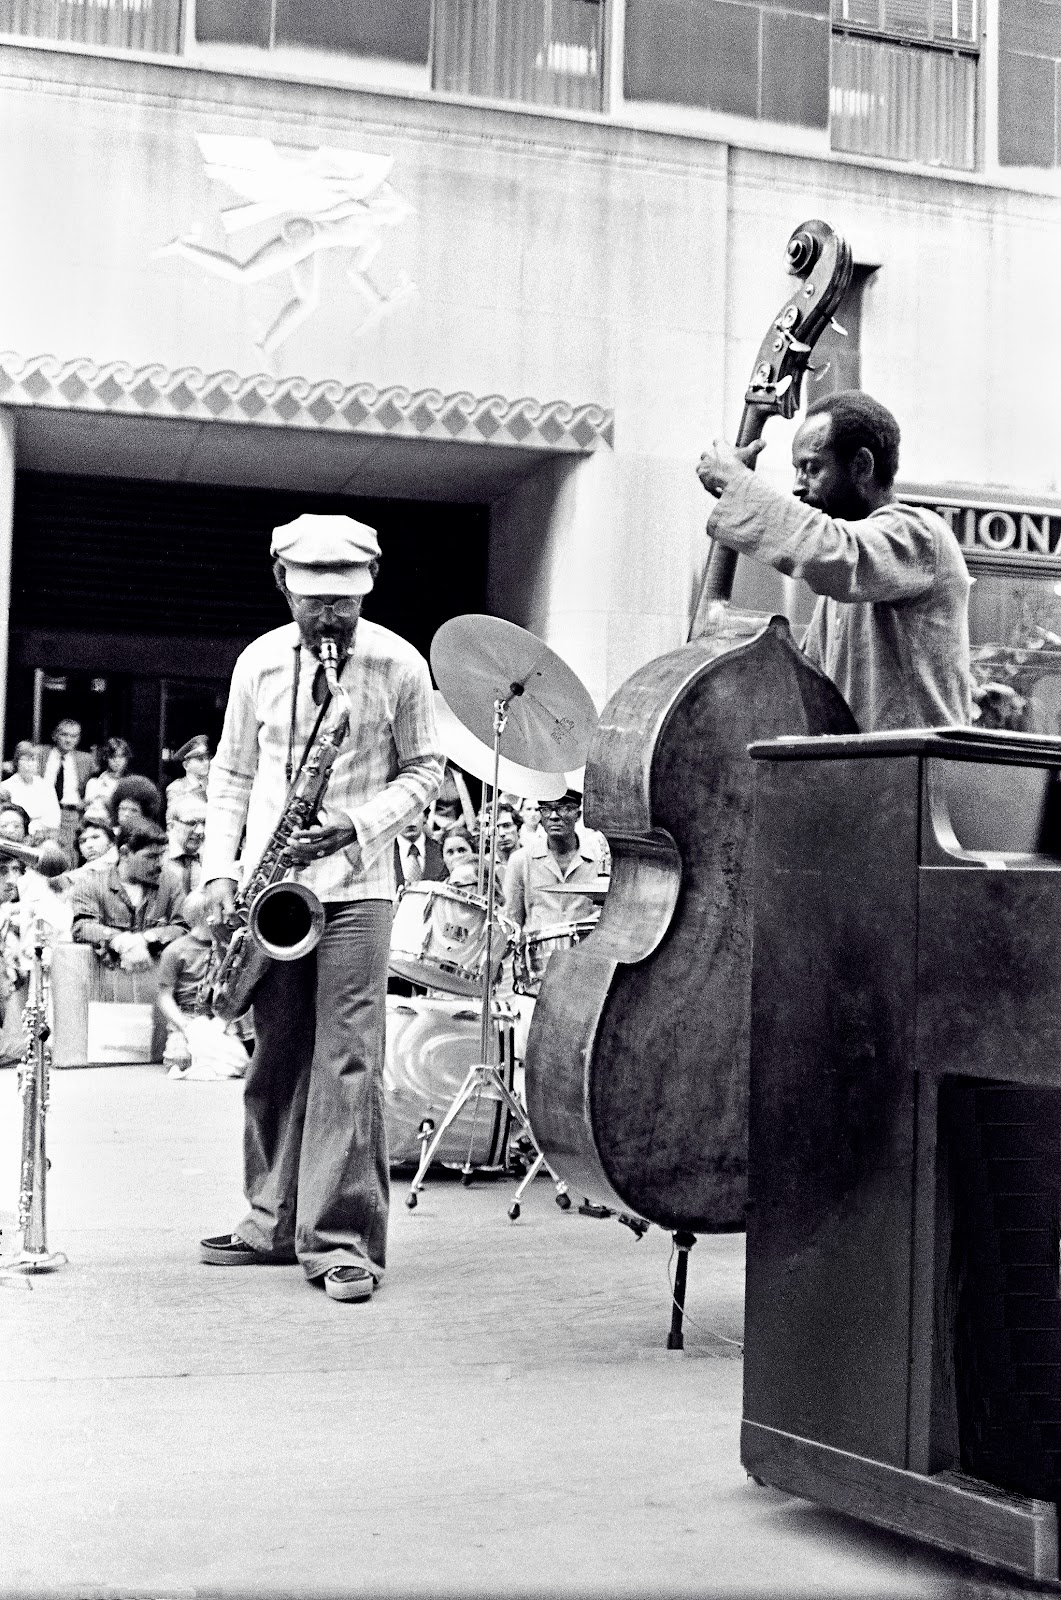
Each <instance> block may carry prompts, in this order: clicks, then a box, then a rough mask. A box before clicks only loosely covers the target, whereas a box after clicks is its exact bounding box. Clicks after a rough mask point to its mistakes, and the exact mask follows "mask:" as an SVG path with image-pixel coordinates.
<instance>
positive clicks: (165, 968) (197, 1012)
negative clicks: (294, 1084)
mask: <svg viewBox="0 0 1061 1600" xmlns="http://www.w3.org/2000/svg"><path fill="white" fill-rule="evenodd" d="M183 910H184V916H185V917H186V918H187V920H188V922H189V924H190V926H191V932H190V933H186V934H184V935H182V937H181V938H179V939H175V940H174V941H173V943H172V944H169V945H167V946H166V948H165V950H163V952H162V956H161V959H160V961H159V964H158V1008H159V1010H160V1011H161V1013H162V1015H163V1016H164V1017H165V1019H166V1022H167V1023H168V1025H169V1032H168V1034H167V1037H166V1048H165V1051H164V1053H163V1056H162V1064H163V1066H168V1067H169V1069H170V1071H169V1076H170V1077H171V1078H239V1077H242V1075H243V1071H244V1069H245V1067H246V1065H247V1053H246V1051H245V1050H244V1048H243V1045H242V1044H241V1043H240V1041H239V1039H238V1038H235V1037H233V1035H232V1034H230V1033H229V1032H227V1030H226V1026H225V1024H224V1022H222V1021H221V1019H220V1018H219V1017H215V1016H213V1015H211V1013H210V1010H209V1007H208V1006H206V1005H205V1003H204V1002H202V1001H201V1000H200V998H199V989H200V985H201V983H202V981H203V978H204V977H205V976H206V972H207V968H208V967H209V965H210V956H211V952H212V950H213V944H214V940H213V935H212V933H211V932H210V925H209V923H208V922H207V920H206V917H207V902H206V897H205V896H204V895H202V894H199V893H194V894H190V895H188V897H187V899H186V900H185V902H184V908H183Z"/></svg>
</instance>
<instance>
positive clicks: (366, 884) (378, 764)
mask: <svg viewBox="0 0 1061 1600" xmlns="http://www.w3.org/2000/svg"><path fill="white" fill-rule="evenodd" d="M296 653H298V655H299V673H298V696H297V703H296V705H295V707H294V744H293V753H292V762H293V766H294V770H295V771H296V772H297V770H298V765H299V762H300V760H301V758H302V752H303V750H304V749H305V747H306V744H307V743H308V741H309V739H310V738H311V736H312V733H313V728H314V725H315V723H316V721H317V715H318V711H319V707H318V706H317V705H316V703H315V702H314V699H313V681H314V677H315V676H316V672H317V667H318V662H317V658H316V657H315V656H313V655H311V654H310V652H309V651H308V650H307V649H306V648H305V646H304V645H300V643H299V634H298V629H297V627H296V626H295V624H294V623H289V624H288V625H287V626H286V627H284V628H276V629H274V630H273V632H271V633H266V634H263V635H262V637H261V638H260V639H256V640H255V641H254V643H253V644H251V645H248V646H247V648H246V650H244V652H243V654H242V655H241V656H240V658H239V660H238V661H237V662H236V666H235V670H234V671H233V674H232V687H231V690H230V692H229V697H228V708H227V710H226V712H225V726H224V729H223V731H222V734H221V741H220V743H219V745H218V749H217V755H216V756H215V757H214V760H213V761H212V762H211V765H210V779H209V783H208V786H207V817H206V840H205V842H204V844H203V853H202V862H203V882H204V883H209V882H210V881H211V880H212V879H214V878H244V877H245V876H246V875H247V874H248V873H249V872H252V871H253V869H254V867H255V865H256V864H257V862H258V860H259V858H260V857H261V854H262V852H263V851H264V849H265V847H266V845H267V844H268V842H269V839H270V837H271V836H272V833H273V831H274V829H275V827H276V824H277V822H278V821H279V819H280V815H281V813H282V811H283V808H284V802H285V800H286V798H287V787H288V786H287V779H286V776H285V771H284V767H285V763H286V761H287V755H288V742H289V736H290V730H291V721H292V704H291V702H292V692H293V689H294V683H295V656H296ZM340 681H341V683H342V686H343V688H344V689H345V690H346V693H347V695H348V696H349V699H350V731H349V733H348V734H347V738H346V743H345V744H344V746H343V748H342V749H341V750H340V752H339V754H338V756H337V757H336V760H335V764H334V766H333V767H332V770H331V777H330V780H329V783H328V788H327V792H326V794H325V801H324V805H323V806H322V807H321V813H320V818H319V820H320V821H321V822H322V823H324V824H326V825H327V824H352V825H353V827H354V829H355V831H356V833H357V839H358V843H359V844H360V846H361V863H360V865H359V867H357V868H356V869H355V868H354V866H353V863H352V861H351V858H350V854H349V852H348V851H346V850H340V851H338V852H337V853H336V854H335V855H331V856H325V857H324V858H323V859H322V860H320V861H311V862H308V863H307V864H306V865H305V866H303V867H301V868H300V869H299V870H298V873H297V876H298V878H299V881H300V882H302V883H305V884H306V886H307V887H308V888H310V889H312V890H313V891H314V893H315V894H316V895H318V896H319V898H320V899H321V900H322V901H324V902H326V903H327V902H331V901H342V900H393V898H394V893H395V883H394V851H393V849H392V848H391V845H392V843H393V841H394V839H395V838H396V837H397V835H398V832H399V830H400V829H401V828H403V827H404V826H405V825H406V823H408V822H411V821H413V820H414V819H415V818H416V817H418V816H419V815H420V813H421V812H422V811H423V810H424V808H425V807H426V806H427V805H428V804H429V803H430V801H431V799H432V797H433V796H434V795H435V793H436V792H437V790H438V786H439V784H440V782H441V781H442V756H441V754H440V752H439V747H438V739H437V737H436V734H435V716H434V706H433V703H432V699H431V677H430V674H429V672H428V668H427V662H426V661H425V660H424V658H423V656H421V655H420V654H419V653H418V651H416V650H414V649H413V647H412V645H411V644H407V643H406V641H405V640H404V639H402V638H399V636H398V635H397V634H396V633H391V632H390V630H389V629H387V628H381V627H379V626H378V625H377V624H376V623H373V622H366V621H364V619H362V620H361V621H360V622H359V623H358V625H357V632H356V634H355V635H354V646H353V650H352V652H351V655H350V657H349V658H348V660H347V661H346V662H345V663H344V665H343V670H342V673H341V674H340ZM244 825H246V830H247V835H246V840H245V843H244V846H243V851H242V855H240V856H239V864H238V867H237V855H238V852H239V842H240V836H241V835H242V833H243V829H244Z"/></svg>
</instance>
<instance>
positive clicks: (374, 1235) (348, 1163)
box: [201, 515, 442, 1301]
mask: <svg viewBox="0 0 1061 1600" xmlns="http://www.w3.org/2000/svg"><path fill="white" fill-rule="evenodd" d="M271 553H272V556H273V558H274V569H273V570H274V576H275V579H276V583H277V586H278V588H279V589H280V592H281V594H282V595H283V596H284V599H285V600H286V601H287V604H288V607H289V608H290V611H291V616H292V619H293V620H292V622H291V623H289V624H288V625H287V626H285V627H282V628H276V629H274V630H273V631H272V632H270V633H266V634H263V635H262V636H261V637H260V638H258V639H256V640H255V641H254V642H253V643H252V644H250V645H248V647H247V649H246V650H244V652H243V654H242V655H241V656H240V657H239V660H238V661H237V662H236V666H235V670H234V672H233V674H232V686H231V690H230V693H229V699H228V707H227V709H226V712H225V724H224V729H223V731H222V734H221V740H220V743H219V745H218V750H217V755H216V757H215V759H214V761H213V763H212V765H211V768H210V778H209V787H208V794H207V817H206V839H205V843H204V846H203V856H202V861H203V877H202V889H203V892H204V893H205V894H206V895H207V896H208V898H209V900H210V906H211V912H212V915H213V917H214V918H215V919H217V920H225V919H229V918H231V916H232V914H233V910H234V900H235V894H236V888H237V883H238V881H239V868H238V867H237V852H238V849H239V842H240V837H241V835H242V833H243V830H244V827H246V842H245V845H244V849H243V856H242V862H241V864H242V863H246V865H247V867H249V868H250V869H251V870H253V868H254V865H255V863H256V861H257V860H258V857H259V856H260V855H261V853H262V851H263V849H264V848H265V846H266V844H267V843H268V842H269V840H270V839H271V837H272V835H273V833H274V830H275V829H276V826H277V823H278V822H279V821H280V819H281V816H282V814H283V811H284V804H285V796H286V795H287V792H288V789H289V788H290V785H291V782H292V779H293V778H295V777H296V776H297V773H298V770H299V767H300V765H301V763H302V760H303V759H304V755H305V752H306V750H307V747H308V746H309V744H310V743H311V742H312V738H313V730H314V727H315V725H316V723H317V718H318V708H319V706H320V705H321V703H322V701H323V700H324V698H325V696H326V694H327V689H326V686H325V682H324V674H323V669H322V668H321V666H320V664H319V652H320V646H321V641H322V639H323V638H325V637H328V636H330V637H331V638H333V639H334V641H335V643H336V647H337V651H338V660H339V681H340V683H341V685H342V688H343V689H344V690H345V692H346V695H347V696H348V699H349V702H350V724H349V731H348V733H347V735H346V739H345V741H344V744H343V746H342V747H341V748H340V750H339V754H338V756H337V758H336V760H335V763H334V766H333V767H332V769H331V776H330V779H329V783H328V788H327V792H326V795H325V800H324V805H323V808H322V810H321V813H320V815H319V817H318V819H317V822H316V823H315V825H313V826H311V827H308V828H302V829H298V830H297V831H296V832H295V833H294V834H293V836H292V841H291V853H292V856H293V858H294V860H295V861H296V862H297V863H299V869H298V870H299V878H300V881H302V882H303V883H305V884H306V886H307V887H308V888H311V889H312V890H313V891H314V892H315V893H316V894H317V896H318V897H319V899H320V900H321V902H322V904H323V907H324V912H325V926H324V932H323V935H322V937H321V940H320V943H319V944H318V946H317V948H316V949H315V950H313V951H311V952H310V953H309V954H308V955H305V956H303V957H301V958H300V959H299V960H296V961H290V962H277V961H274V962H271V963H269V965H268V966H267V968H266V971H265V975H264V977H263V978H262V979H261V981H260V983H259V984H258V987H257V989H256V990H255V993H254V1025H255V1033H256V1036H257V1044H256V1047H255V1051H254V1054H253V1056H252V1058H251V1060H250V1062H249V1063H248V1066H247V1073H246V1078H245V1083H244V1141H243V1160H244V1188H245V1192H246V1198H247V1202H248V1207H249V1209H248V1212H247V1215H246V1216H245V1217H244V1219H243V1220H242V1221H241V1222H240V1223H239V1224H238V1226H237V1228H236V1230H235V1231H234V1232H232V1233H226V1234H221V1235H218V1236H216V1237H213V1238H209V1239H204V1240H203V1241H202V1245H201V1258H202V1260H203V1261H205V1262H207V1263H210V1264H212V1265H215V1266H250V1265H259V1264H261V1265H267V1264H281V1263H294V1262H296V1261H297V1262H298V1263H299V1264H300V1265H301V1266H302V1269H303V1271H304V1273H305V1275H306V1277H307V1278H308V1279H309V1280H310V1281H311V1282H323V1286H324V1289H325V1292H326V1293H327V1294H328V1295H329V1297H330V1298H331V1299H333V1300H343V1301H358V1300H367V1299H369V1298H370V1297H371V1295H372V1293H373V1291H374V1289H375V1288H376V1286H377V1284H378V1283H379V1282H380V1280H381V1278H382V1276H383V1272H384V1268H385V1265H386V1247H387V1214H388V1202H389V1174H388V1163H387V1142H386V1131H385V1128H384V1121H383V1046H384V1028H385V1022H386V1009H385V1006H386V984H387V961H388V953H389V940H390V926H391V907H392V904H393V901H394V893H395V885H394V840H395V839H396V838H397V836H398V834H399V832H400V831H401V829H402V828H403V827H405V826H406V825H407V824H408V823H410V822H412V821H413V820H415V819H416V818H417V817H419V816H420V815H421V814H422V812H423V810H424V808H425V807H426V806H427V805H429V804H430V802H431V800H432V799H433V797H434V795H435V793H436V791H437V789H438V786H439V782H440V780H441V777H442V757H441V755H440V753H439V750H438V745H437V741H436V736H435V725H434V711H433V702H432V698H431V679H430V674H429V672H428V667H427V662H426V661H425V660H424V659H423V657H422V656H421V655H420V654H419V653H418V652H417V651H416V650H414V649H413V647H412V646H411V645H410V644H407V643H406V641H405V640H404V639H401V638H399V637H398V635H397V634H395V633H392V632H390V631H389V630H388V629H386V628H382V627H379V626H377V625H376V624H375V623H372V622H366V621H364V620H363V619H362V618H361V606H362V602H363V600H364V597H365V595H366V594H367V593H368V592H369V590H370V589H371V588H372V584H373V581H374V579H375V576H376V572H377V569H378V565H379V553H380V552H379V544H378V541H377V538H376V534H375V531H374V530H373V529H372V528H369V527H366V526H365V525H364V524H363V523H360V522H355V521H354V520H353V519H352V518H350V517H344V516H317V515H304V516H300V517H297V518H296V519H295V521H294V522H291V523H288V524H286V525H284V526H283V527H278V528H277V529H275V531H274V533H273V538H272V546H271Z"/></svg>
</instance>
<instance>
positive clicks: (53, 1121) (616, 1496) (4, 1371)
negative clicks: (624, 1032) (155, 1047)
mask: <svg viewBox="0 0 1061 1600" xmlns="http://www.w3.org/2000/svg"><path fill="white" fill-rule="evenodd" d="M240 1094H241V1088H240V1085H239V1084H233V1083H217V1084H212V1083H173V1082H170V1081H168V1080H167V1079H166V1078H165V1077H164V1075H163V1074H162V1072H161V1069H159V1068H155V1067H133V1068H109V1069H101V1070H88V1071H82V1072H67V1073H55V1074H54V1075H53V1079H52V1109H51V1112H50V1115H49V1120H48V1137H49V1148H50V1154H51V1158H52V1163H53V1165H52V1171H51V1174H50V1177H49V1188H48V1200H49V1224H48V1238H49V1244H50V1245H51V1247H52V1248H53V1249H57V1250H63V1251H65V1252H66V1253H67V1255H68V1256H69V1264H68V1265H67V1266H65V1267H63V1268H61V1269H60V1270H59V1271H57V1272H55V1273H54V1274H51V1275H49V1276H46V1277H45V1276H39V1277H36V1278H33V1279H23V1280H15V1281H12V1280H5V1281H3V1282H2V1283H0V1340H2V1343H0V1351H2V1354H0V1407H2V1437H3V1441H4V1447H3V1453H2V1459H0V1530H2V1539H3V1546H2V1550H0V1594H4V1595H8V1594H10V1595H19V1596H22V1595H26V1596H30V1595H34V1596H36V1595H54V1594H71V1595H73V1594H77V1595H86V1594H95V1595H99V1594H107V1595H112V1594H113V1595H123V1596H124V1595H145V1596H148V1595H150V1596H171V1595H196V1594H218V1593H223V1594H234V1595H251V1594H253V1595H262V1594H266V1595H284V1596H287V1595H292V1596H294V1595H317V1594H322V1595H324V1594H326V1595H336V1596H338V1595H347V1594H349V1595H354V1594H357V1595H365V1594H368V1595H373V1594H387V1595H394V1596H398V1595H452V1596H457V1595H462V1596H463V1595H483V1596H487V1595H489V1596H507V1595H531V1594H534V1595H562V1596H568V1595H570V1596H581V1595H616V1596H643V1595H654V1596H665V1595H697V1594H711V1595H730V1594H741V1595H775V1594H776V1595H781V1594H784V1595H806V1596H833V1595H836V1596H839V1595H882V1596H883V1595H902V1596H922V1595H924V1596H947V1597H958V1596H962V1597H964V1596H972V1595H988V1594H990V1595H993V1596H998V1595H1002V1594H1005V1593H1010V1592H1013V1593H1016V1592H1018V1591H1017V1589H1016V1588H1015V1587H1014V1588H1012V1589H1011V1587H1010V1586H1009V1585H1008V1584H1007V1583H1005V1582H1004V1581H1001V1580H997V1579H996V1580H992V1579H990V1578H988V1577H987V1576H986V1575H985V1574H983V1573H982V1572H978V1571H977V1570H976V1569H974V1568H972V1567H970V1566H968V1565H967V1564H965V1563H963V1562H960V1561H957V1560H952V1559H948V1558H947V1557H945V1556H942V1555H937V1554H935V1553H932V1552H930V1551H927V1550H924V1549H921V1548H919V1547H917V1546H915V1545H913V1544H911V1543H908V1542H906V1541H904V1540H901V1539H898V1538H895V1537H891V1536H889V1535H885V1534H881V1533H877V1532H874V1531H873V1530H871V1529H868V1528H865V1527H862V1526H860V1525H858V1524H856V1523H853V1522H850V1521H848V1520H846V1519H844V1518H842V1517H838V1516H834V1515H832V1514H829V1513H826V1512H823V1511H820V1510H817V1509H815V1508H813V1507H811V1506H809V1505H806V1504H803V1503H801V1502H798V1501H793V1500H790V1499H788V1498H787V1497H786V1496H783V1495H780V1494H777V1493H775V1492H773V1491H771V1490H766V1489H760V1488H757V1487H755V1486H754V1485H753V1484H752V1483H750V1482H749V1481H748V1480H747V1479H746V1477H745V1475H744V1473H743V1471H742V1470H741V1466H740V1462H739V1458H738V1438H739V1427H740V1409H741V1361H740V1349H739V1340H740V1336H741V1317H742V1273H743V1239H742V1238H740V1237H733V1236H730V1237H720V1238H713V1239H712V1238H709V1239H702V1240H701V1241H700V1242H699V1243H698V1244H697V1246H696V1248H695V1250H694V1251H693V1253H692V1256H691V1258H690V1275H689V1297H688V1313H689V1315H688V1322H687V1329H686V1346H687V1348H686V1350H685V1351H684V1352H683V1353H678V1352H668V1351H667V1350H666V1348H665V1338H666V1332H667V1327H668V1322H669V1309H668V1307H669V1284H668V1258H669V1255H670V1240H669V1238H668V1237H667V1236H666V1235H665V1234H663V1233H661V1232H659V1231H658V1230H655V1229H653V1230H652V1231H650V1232H649V1234H648V1235H647V1236H646V1237H645V1238H644V1239H643V1240H641V1241H640V1242H638V1241H637V1240H636V1239H635V1238H634V1236H633V1234H632V1233H631V1232H630V1231H629V1230H628V1229H625V1228H623V1227H620V1226H619V1225H618V1224H617V1223H615V1222H614V1221H607V1222H602V1221H594V1220H591V1219H588V1218H585V1217H580V1216H579V1215H578V1214H577V1213H576V1212H574V1211H571V1212H569V1213H567V1214H566V1215H565V1214H562V1213H561V1212H560V1211H559V1210H558V1209H557V1208H556V1207H555V1205H554V1204H553V1198H552V1196H553V1191H552V1186H551V1185H550V1184H549V1183H548V1182H547V1181H544V1180H541V1179H539V1181H538V1183H537V1184H536V1185H535V1186H534V1188H533V1189H532V1191H531V1193H530V1194H529V1195H528V1197H527V1201H526V1204H525V1206H524V1210H523V1215H522V1217H521V1219H520V1221H519V1222H517V1223H512V1222H510V1221H509V1220H508V1217H507V1215H506V1207H507V1205H508V1203H509V1201H510V1199H511V1195H512V1191H513V1185H512V1184H511V1183H510V1182H509V1181H507V1180H501V1181H495V1182H481V1183H477V1184H476V1185H475V1186H473V1187H472V1188H467V1189H466V1188H464V1187H462V1186H461V1184H460V1183H459V1182H456V1181H454V1180H453V1178H451V1177H447V1176H443V1177H440V1178H437V1179H434V1178H433V1179H432V1180H431V1181H430V1182H429V1184H428V1187H427V1189H426V1190H425V1191H424V1194H423V1195H422V1197H421V1201H420V1205H419V1207H418V1209H417V1210H416V1211H415V1212H409V1211H407V1210H406V1208H405V1206H404V1204H403V1200H404V1194H405V1186H404V1185H403V1184H401V1183H400V1182H398V1183H397V1184H396V1188H395V1195H394V1205H393V1208H392V1213H391V1216H392V1226H391V1249H390V1260H389V1271H388V1278H387V1281H386V1284H385V1286H384V1287H383V1289H382V1290H381V1291H380V1293H379V1294H378V1295H377V1296H376V1298H375V1299H374V1300H373V1301H372V1302H371V1303H369V1304H368V1305H337V1304H335V1303H333V1302H332V1301H330V1300H328V1299H327V1298H326V1297H325V1296H324V1294H323V1293H322V1292H321V1291H320V1290H319V1289H316V1288H313V1287H311V1286H309V1285H308V1284H307V1283H306V1282H305V1280H304V1279H303V1277H302V1274H301V1273H300V1271H299V1270H298V1268H275V1267H270V1268H244V1269H239V1270H236V1269H223V1268H211V1267H204V1266H200V1265H199V1264H198V1260H197V1251H196V1244H197V1241H198V1239H199V1237H200V1235H202V1234H205V1233H215V1232H219V1231H223V1230H225V1229H226V1228H229V1227H231V1226H232V1225H233V1224H234V1223H235V1222H236V1221H237V1220H238V1218H239V1216H240V1214H241V1205H242V1203H241V1195H240V1181H239V1170H240V1169H239V1150H240V1130H241V1108H240ZM19 1126H20V1106H19V1101H18V1097H17V1093H16V1082H15V1073H14V1071H13V1070H9V1071H4V1072H2V1073H0V1201H2V1205H0V1223H2V1225H3V1230H4V1240H3V1243H4V1248H5V1249H6V1250H7V1251H8V1252H10V1251H11V1249H12V1248H13V1245H14V1242H15V1241H14V1205H15V1199H16V1191H17V1174H18V1144H19ZM1025 1592H1026V1591H1025Z"/></svg>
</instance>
